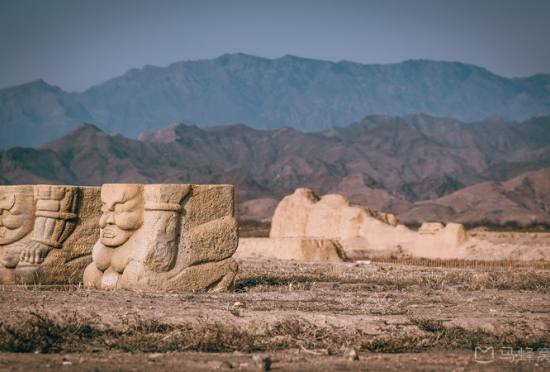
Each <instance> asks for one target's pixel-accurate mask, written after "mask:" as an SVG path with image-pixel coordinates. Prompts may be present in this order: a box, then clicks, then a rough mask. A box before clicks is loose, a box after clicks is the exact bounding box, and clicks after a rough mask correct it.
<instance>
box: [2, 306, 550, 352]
mask: <svg viewBox="0 0 550 372" xmlns="http://www.w3.org/2000/svg"><path fill="white" fill-rule="evenodd" d="M411 324H412V325H415V326H416V328H415V329H416V330H415V329H412V330H411V329H407V330H405V329H394V330H391V331H388V332H386V333H384V334H382V335H370V334H366V333H364V332H363V331H361V330H359V329H346V328H338V327H332V326H317V325H316V324H313V323H311V322H308V321H304V320H301V319H288V320H284V321H280V322H277V323H275V324H273V325H272V326H270V327H267V328H265V329H259V330H256V332H255V331H254V330H251V329H248V328H246V327H238V326H234V325H228V324H226V323H221V322H211V321H209V320H208V319H207V318H202V319H197V321H195V322H193V323H189V322H186V323H182V324H165V323H162V322H158V321H157V320H141V319H139V318H137V319H135V320H134V321H133V322H131V324H130V323H128V324H125V325H123V326H122V327H121V328H112V327H109V326H105V325H99V324H97V322H94V321H93V320H92V319H90V318H86V317H82V316H78V315H77V314H76V313H74V314H70V315H68V316H52V315H49V314H47V313H44V312H36V311H31V312H29V313H28V314H27V316H26V317H24V318H23V319H22V320H19V321H15V322H13V323H6V322H3V323H1V324H0V351H10V352H35V351H38V352H50V353H56V352H75V351H86V350H87V349H89V348H93V349H95V350H97V349H100V350H101V349H103V350H122V351H127V352H167V351H197V352H233V351H239V352H255V351H274V350H287V349H297V348H299V349H307V350H321V349H322V350H324V351H325V352H326V353H328V354H337V353H341V352H342V351H343V350H345V349H346V348H348V347H354V348H356V349H357V350H360V351H371V352H384V353H400V352H421V351H426V350H429V349H434V348H440V349H453V350H456V349H473V347H475V346H476V345H505V346H508V347H514V348H519V347H532V348H535V349H537V348H540V347H542V346H544V345H548V344H549V343H550V336H549V335H548V334H543V335H536V334H529V335H526V334H522V333H521V332H520V331H516V328H518V329H519V328H520V327H511V328H510V329H509V330H508V331H505V332H504V333H502V332H501V333H493V332H489V331H484V330H468V329H465V328H462V327H458V326H445V325H444V324H443V322H441V321H439V320H433V319H412V320H411Z"/></svg>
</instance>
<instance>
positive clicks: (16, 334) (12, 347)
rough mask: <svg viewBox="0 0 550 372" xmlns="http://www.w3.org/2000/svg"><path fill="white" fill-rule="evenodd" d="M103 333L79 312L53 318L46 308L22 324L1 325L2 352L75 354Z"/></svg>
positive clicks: (30, 315)
mask: <svg viewBox="0 0 550 372" xmlns="http://www.w3.org/2000/svg"><path fill="white" fill-rule="evenodd" d="M98 334H99V332H98V331H97V329H96V328H95V326H94V324H93V322H92V320H91V319H90V318H86V317H82V316H79V315H78V314H77V313H76V312H75V313H71V314H68V315H61V316H57V317H52V316H51V315H49V314H47V313H45V311H44V310H43V309H40V310H38V311H30V312H29V313H28V316H27V317H24V318H23V320H22V321H18V322H15V323H7V322H5V321H3V322H0V350H3V351H13V352H42V353H46V352H59V351H61V350H69V351H74V350H78V349H79V348H80V345H81V343H82V342H83V341H87V340H91V339H93V338H94V337H96V336H97V335H98Z"/></svg>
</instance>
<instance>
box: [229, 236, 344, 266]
mask: <svg viewBox="0 0 550 372" xmlns="http://www.w3.org/2000/svg"><path fill="white" fill-rule="evenodd" d="M234 257H235V258H276V259H279V260H299V261H329V262H342V261H346V256H345V254H344V251H343V250H342V247H341V245H340V243H338V241H336V240H330V239H315V238H246V239H240V241H239V248H238V249H237V252H236V253H235V256H234Z"/></svg>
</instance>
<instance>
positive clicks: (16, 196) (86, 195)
mask: <svg viewBox="0 0 550 372" xmlns="http://www.w3.org/2000/svg"><path fill="white" fill-rule="evenodd" d="M99 201H100V199H99V188H98V187H76V186H58V185H34V186H31V185H21V186H19V185H18V186H1V187H0V283H3V284H13V283H21V284H31V283H42V284H67V283H77V282H80V281H81V276H82V273H83V270H84V267H85V266H86V264H87V263H88V262H89V261H90V258H91V257H90V253H91V247H92V242H93V241H94V240H95V239H97V236H98V230H99V229H98V226H97V220H98V217H99Z"/></svg>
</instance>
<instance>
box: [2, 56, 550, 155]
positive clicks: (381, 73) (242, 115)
mask: <svg viewBox="0 0 550 372" xmlns="http://www.w3.org/2000/svg"><path fill="white" fill-rule="evenodd" d="M37 84H38V85H40V86H41V87H40V89H34V90H32V89H30V90H29V89H28V87H27V86H28V85H29V84H27V85H23V86H19V87H14V88H11V89H7V90H2V91H0V118H1V120H2V122H1V125H2V134H3V139H2V140H0V147H6V146H8V145H13V144H35V143H41V142H45V141H47V140H49V139H51V138H53V136H52V132H51V131H50V129H48V130H38V129H37V130H35V128H40V126H41V125H46V124H47V125H46V126H48V125H49V126H51V125H52V124H51V123H58V125H59V127H64V126H66V125H67V123H70V124H76V122H77V121H91V122H94V123H97V124H98V125H99V126H101V127H102V128H103V129H105V130H106V131H108V132H119V133H122V134H124V135H126V136H130V137H137V136H138V135H139V133H141V132H143V131H152V130H155V129H159V128H161V127H164V126H165V125H166V124H168V123H171V122H177V121H185V122H190V123H194V124H197V125H199V126H208V125H214V124H227V123H235V122H240V123H246V124H247V125H250V126H251V127H253V128H257V129H274V128H281V127H292V128H295V129H299V130H302V131H319V130H323V129H327V128H330V127H340V126H346V125H348V124H349V123H352V122H354V121H358V120H361V119H362V118H363V117H365V116H366V115H371V114H379V115H393V116H395V115H407V114H411V113H427V114H430V115H435V116H441V117H452V118H455V119H460V120H463V121H475V120H480V119H482V118H486V117H490V116H499V117H502V118H505V119H507V120H523V119H525V118H528V117H533V116H540V115H546V114H550V75H535V76H531V77H527V78H513V79H508V78H504V77H502V76H498V75H495V74H493V73H491V72H490V71H488V70H486V69H484V68H480V67H477V66H473V65H467V64H463V63H456V62H435V61H426V60H411V61H406V62H403V63H397V64H385V65H364V64H358V63H352V62H347V61H341V62H337V63H334V62H328V61H321V60H313V59H305V58H299V57H294V56H285V57H282V58H277V59H266V58H259V57H254V56H250V55H246V54H240V53H239V54H226V55H223V56H221V57H218V58H215V59H211V60H198V61H185V62H178V63H174V64H172V65H170V66H168V67H154V66H145V67H144V68H142V69H132V70H130V71H128V72H127V73H125V74H123V75H122V76H120V77H117V78H114V79H111V80H109V81H106V82H104V83H102V84H99V85H96V86H94V87H92V88H90V89H88V90H87V91H85V92H83V93H78V94H67V93H64V92H62V91H60V90H59V89H58V88H55V87H51V86H48V85H46V84H45V83H43V82H39V83H33V84H31V85H37ZM53 91H55V94H54V92H53ZM14 92H15V93H16V94H14ZM27 94H28V95H29V96H28V97H27ZM6 97H7V98H6ZM10 97H11V98H10ZM42 97H46V98H42ZM48 97H50V98H48ZM52 97H58V98H56V99H53V98H52ZM31 103H32V104H31ZM88 114H89V115H90V116H91V119H86V118H85V117H84V116H86V115H88ZM77 119H78V120H77ZM70 124H69V125H70ZM4 128H11V129H12V131H11V132H6V131H5V130H4ZM27 128H32V129H31V130H29V129H27ZM55 128H57V127H55ZM19 131H22V132H23V133H24V134H23V135H20V134H19ZM29 133H31V134H32V135H29Z"/></svg>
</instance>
